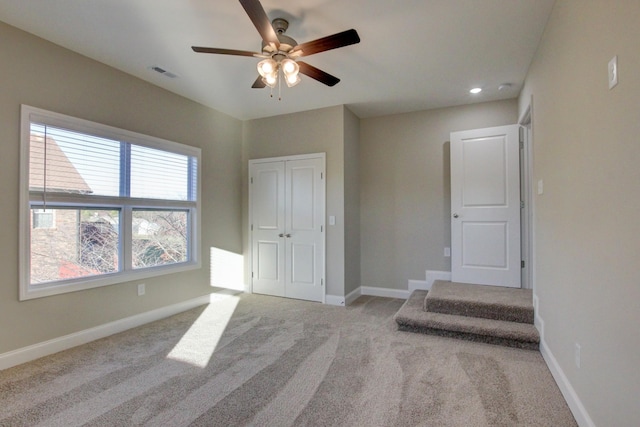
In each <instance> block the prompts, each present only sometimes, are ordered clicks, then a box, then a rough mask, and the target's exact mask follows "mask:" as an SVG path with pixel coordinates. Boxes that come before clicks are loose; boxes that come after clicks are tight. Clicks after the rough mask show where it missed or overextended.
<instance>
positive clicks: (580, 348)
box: [574, 343, 582, 369]
mask: <svg viewBox="0 0 640 427" xmlns="http://www.w3.org/2000/svg"><path fill="white" fill-rule="evenodd" d="M575 344H576V345H575V350H574V356H575V359H576V368H578V369H580V352H581V350H582V347H581V346H580V344H578V343H575Z"/></svg>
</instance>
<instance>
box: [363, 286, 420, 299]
mask: <svg viewBox="0 0 640 427" xmlns="http://www.w3.org/2000/svg"><path fill="white" fill-rule="evenodd" d="M360 293H361V294H362V295H371V296H374V297H384V298H399V299H407V298H409V291H405V290H402V289H390V288H377V287H374V286H361V287H360Z"/></svg>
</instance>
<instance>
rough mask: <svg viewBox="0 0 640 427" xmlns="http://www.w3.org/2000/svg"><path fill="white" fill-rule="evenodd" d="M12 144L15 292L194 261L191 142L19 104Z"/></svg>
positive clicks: (131, 275)
mask: <svg viewBox="0 0 640 427" xmlns="http://www.w3.org/2000/svg"><path fill="white" fill-rule="evenodd" d="M21 144H22V157H21V170H22V173H21V216H20V221H21V226H20V227H21V228H20V229H21V236H20V245H21V249H20V256H21V266H22V267H21V268H22V270H21V277H20V298H21V299H30V298H37V297H40V296H47V295H53V294H58V293H64V292H71V291H76V290H80V289H87V288H92V287H96V286H105V285H110V284H114V283H120V282H125V281H130V280H137V279H142V278H145V277H151V276H156V275H160V274H167V273H174V272H178V271H184V270H187V269H193V268H199V267H200V261H199V239H198V235H197V232H196V231H197V230H198V227H197V225H198V223H199V214H200V209H199V206H200V202H199V199H200V197H199V188H200V185H199V178H198V177H199V168H198V166H199V164H200V149H198V148H194V147H190V146H186V145H182V144H178V143H175V142H170V141H165V140H161V139H158V138H153V137H150V136H146V135H141V134H137V133H133V132H129V131H124V130H121V129H116V128H112V127H109V126H105V125H101V124H98V123H93V122H88V121H85V120H80V119H76V118H73V117H68V116H64V115H61V114H57V113H52V112H48V111H44V110H40V109H36V108H33V107H28V106H23V107H22V131H21Z"/></svg>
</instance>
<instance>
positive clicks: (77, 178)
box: [29, 134, 92, 194]
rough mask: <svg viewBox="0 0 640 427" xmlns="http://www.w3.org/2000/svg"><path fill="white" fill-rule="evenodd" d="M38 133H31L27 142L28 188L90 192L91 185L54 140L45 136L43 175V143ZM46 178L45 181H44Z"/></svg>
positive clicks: (34, 189) (33, 189)
mask: <svg viewBox="0 0 640 427" xmlns="http://www.w3.org/2000/svg"><path fill="white" fill-rule="evenodd" d="M44 142H45V141H44V138H43V137H42V136H40V135H36V134H31V140H30V144H29V150H30V152H29V158H30V163H29V190H31V191H43V190H44V187H45V184H46V187H47V188H46V191H51V192H65V193H84V194H86V193H91V192H92V191H91V187H89V185H88V184H87V182H86V181H85V180H84V179H83V178H82V175H80V173H79V172H78V171H77V169H76V168H75V167H74V166H73V163H71V161H70V160H69V158H68V157H67V155H66V154H64V152H63V151H62V149H61V148H60V147H59V146H58V144H57V143H56V141H55V140H54V139H53V138H51V137H47V141H46V142H47V143H46V154H47V156H46V157H47V159H46V162H47V168H46V175H45V167H44V163H45V143H44ZM45 179H46V182H45Z"/></svg>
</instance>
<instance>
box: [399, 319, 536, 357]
mask: <svg viewBox="0 0 640 427" xmlns="http://www.w3.org/2000/svg"><path fill="white" fill-rule="evenodd" d="M398 330H400V331H406V332H417V333H421V334H427V335H436V336H441V337H447V338H458V339H463V340H466V341H474V342H483V343H486V344H494V345H501V346H505V347H513V348H521V349H526V350H539V348H540V344H539V343H537V342H529V341H517V340H512V339H508V338H499V337H492V336H486V335H477V334H471V333H467V332H455V331H448V330H442V329H434V328H428V327H424V326H415V325H408V324H402V323H400V322H398Z"/></svg>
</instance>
